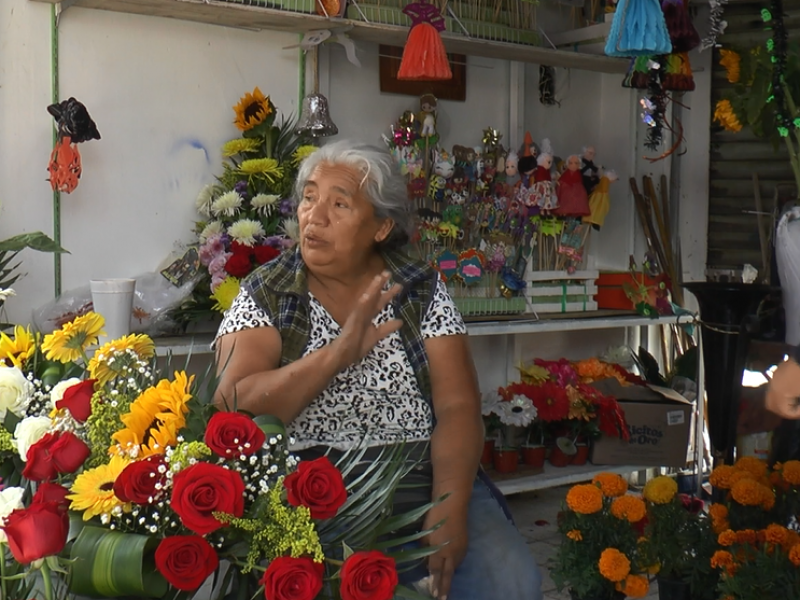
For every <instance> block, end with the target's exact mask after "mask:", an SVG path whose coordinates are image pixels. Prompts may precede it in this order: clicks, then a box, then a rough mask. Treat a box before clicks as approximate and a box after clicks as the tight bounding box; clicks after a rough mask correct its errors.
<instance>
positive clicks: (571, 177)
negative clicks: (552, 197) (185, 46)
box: [555, 154, 590, 217]
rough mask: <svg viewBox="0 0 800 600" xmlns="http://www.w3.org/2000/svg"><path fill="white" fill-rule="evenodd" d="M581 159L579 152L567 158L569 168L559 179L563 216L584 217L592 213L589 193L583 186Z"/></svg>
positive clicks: (556, 212) (559, 204)
mask: <svg viewBox="0 0 800 600" xmlns="http://www.w3.org/2000/svg"><path fill="white" fill-rule="evenodd" d="M580 168H581V159H580V157H579V156H578V155H577V154H573V155H572V156H570V157H568V158H567V168H566V170H565V171H564V172H563V173H562V174H561V177H559V179H558V208H557V209H556V210H555V214H557V215H559V216H562V217H584V216H586V215H588V214H590V211H589V195H588V194H587V193H586V188H585V187H584V186H583V177H582V176H581V172H580Z"/></svg>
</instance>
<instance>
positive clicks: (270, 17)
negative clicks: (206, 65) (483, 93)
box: [32, 0, 628, 73]
mask: <svg viewBox="0 0 800 600" xmlns="http://www.w3.org/2000/svg"><path fill="white" fill-rule="evenodd" d="M32 1H36V2H44V3H47V4H61V5H62V7H67V6H77V7H80V8H93V9H100V10H108V11H112V12H120V13H128V14H137V15H145V16H153V17H166V18H172V19H180V20H183V21H195V22H199V23H208V24H212V25H224V26H227V27H237V28H241V29H249V30H256V31H260V30H276V31H288V32H296V33H301V32H305V31H310V30H314V29H327V28H330V27H351V29H349V30H348V32H347V35H349V36H350V37H352V38H353V39H354V40H360V41H363V42H371V43H375V44H390V45H395V46H403V45H404V44H405V41H406V37H408V27H399V26H395V25H384V24H380V23H366V22H364V21H356V20H352V19H336V18H327V17H321V16H318V15H310V14H305V13H299V12H291V11H288V10H275V9H271V8H266V7H262V6H252V5H247V4H234V3H231V2H220V1H219V0H63V1H60V0H32ZM442 40H443V41H444V45H445V47H446V48H447V51H448V52H452V53H456V54H466V55H469V56H481V57H484V58H498V59H504V60H513V61H519V62H527V63H533V64H537V65H549V66H553V67H563V68H565V69H570V68H572V69H583V70H586V71H596V72H599V73H625V72H626V71H627V69H628V61H627V60H624V59H619V58H611V57H608V56H598V55H592V54H582V53H579V52H573V51H566V50H552V49H550V48H542V47H539V46H528V45H523V44H510V43H507V42H494V41H490V40H483V39H478V38H471V37H467V36H464V35H458V34H454V33H443V34H442Z"/></svg>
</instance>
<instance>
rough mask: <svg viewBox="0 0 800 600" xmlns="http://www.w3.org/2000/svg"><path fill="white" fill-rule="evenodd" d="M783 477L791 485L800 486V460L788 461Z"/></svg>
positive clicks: (782, 470)
mask: <svg viewBox="0 0 800 600" xmlns="http://www.w3.org/2000/svg"><path fill="white" fill-rule="evenodd" d="M781 476H782V477H783V480H784V481H785V482H786V483H788V484H789V485H800V460H787V461H786V462H785V463H783V466H782V468H781Z"/></svg>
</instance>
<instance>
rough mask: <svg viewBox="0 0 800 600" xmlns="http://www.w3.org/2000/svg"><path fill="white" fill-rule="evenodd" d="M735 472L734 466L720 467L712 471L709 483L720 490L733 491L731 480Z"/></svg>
mask: <svg viewBox="0 0 800 600" xmlns="http://www.w3.org/2000/svg"><path fill="white" fill-rule="evenodd" d="M735 472H736V469H734V468H733V466H732V465H720V466H718V467H717V468H715V469H714V470H713V471H711V475H709V476H708V482H709V483H710V484H711V485H713V486H714V487H715V488H718V489H720V490H729V489H731V486H730V478H731V475H733V474H734V473H735Z"/></svg>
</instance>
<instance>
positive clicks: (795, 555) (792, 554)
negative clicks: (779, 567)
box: [789, 544, 800, 567]
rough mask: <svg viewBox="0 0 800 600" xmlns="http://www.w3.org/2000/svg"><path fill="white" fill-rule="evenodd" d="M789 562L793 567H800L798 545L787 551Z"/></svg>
mask: <svg viewBox="0 0 800 600" xmlns="http://www.w3.org/2000/svg"><path fill="white" fill-rule="evenodd" d="M789 560H790V561H792V564H793V565H794V566H795V567H800V544H795V545H794V546H792V549H791V550H789Z"/></svg>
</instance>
